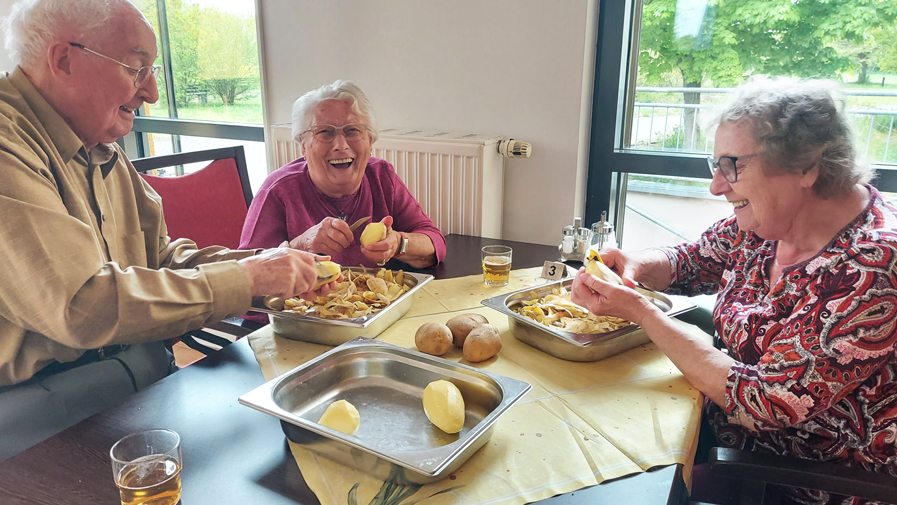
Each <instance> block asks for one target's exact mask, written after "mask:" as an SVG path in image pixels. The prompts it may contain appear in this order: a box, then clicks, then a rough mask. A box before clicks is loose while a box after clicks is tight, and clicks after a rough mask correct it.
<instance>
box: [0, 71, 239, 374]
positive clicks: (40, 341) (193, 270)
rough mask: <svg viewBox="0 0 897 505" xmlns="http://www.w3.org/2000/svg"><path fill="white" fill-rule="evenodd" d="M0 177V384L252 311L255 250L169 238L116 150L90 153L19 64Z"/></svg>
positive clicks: (6, 93)
mask: <svg viewBox="0 0 897 505" xmlns="http://www.w3.org/2000/svg"><path fill="white" fill-rule="evenodd" d="M0 171H2V176H0V251H2V253H0V258H2V262H3V263H2V264H0V385H6V384H12V383H16V382H19V381H22V380H25V379H28V378H29V377H31V376H32V375H34V373H35V372H37V371H38V370H40V369H41V368H43V367H44V366H46V365H48V364H50V363H52V362H53V361H54V360H56V361H60V362H69V361H74V360H76V359H77V358H78V357H79V356H81V355H82V354H83V353H84V351H85V350H87V349H92V348H97V347H101V346H104V345H107V344H116V343H134V342H145V341H151V340H159V339H163V338H169V337H175V336H178V335H180V334H182V333H184V332H186V331H188V330H190V329H195V328H198V327H199V326H201V325H202V324H203V323H205V322H208V321H216V320H220V319H222V318H225V317H229V316H234V315H239V314H242V313H244V312H246V310H247V309H248V308H249V304H250V301H251V285H250V280H249V277H248V276H247V275H246V274H245V273H244V272H243V271H242V269H241V268H240V267H239V266H238V265H237V262H236V261H235V260H236V259H240V258H244V257H246V256H250V255H252V254H255V252H256V251H231V250H228V249H225V248H222V247H208V248H205V249H201V250H198V249H197V248H196V245H195V244H194V243H193V242H191V241H189V240H184V239H179V240H175V241H171V240H170V239H169V238H168V236H167V230H166V227H165V221H164V220H163V218H162V201H161V198H159V196H158V195H157V194H156V193H155V191H153V189H152V188H150V187H149V186H148V185H147V184H146V183H145V182H144V181H143V179H141V177H140V176H139V175H138V174H137V172H136V171H135V170H134V168H133V166H131V163H130V162H129V161H128V159H127V157H126V156H125V154H124V152H123V151H122V150H121V149H120V147H118V146H117V145H115V144H108V145H105V144H101V145H97V146H96V147H94V148H93V149H91V150H90V152H89V153H88V151H87V150H86V149H85V148H84V145H83V143H82V142H81V140H80V139H79V138H78V136H77V135H76V134H75V132H74V131H72V129H71V128H70V127H69V126H68V125H67V124H66V122H65V121H64V120H63V119H62V117H61V116H60V115H59V114H58V113H57V112H56V111H55V110H54V109H53V108H52V107H51V106H50V105H49V104H48V103H47V102H46V100H44V98H43V97H42V96H41V95H40V93H39V92H38V91H37V90H36V89H35V88H34V86H33V85H32V84H31V82H30V81H29V80H28V78H27V77H26V76H25V74H24V73H23V72H22V70H21V69H19V68H16V70H15V71H13V72H12V73H11V74H7V75H5V76H2V75H0Z"/></svg>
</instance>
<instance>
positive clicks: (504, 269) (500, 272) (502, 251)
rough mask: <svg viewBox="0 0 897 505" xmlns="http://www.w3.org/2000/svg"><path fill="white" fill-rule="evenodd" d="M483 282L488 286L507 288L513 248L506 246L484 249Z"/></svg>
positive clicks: (486, 247) (493, 246)
mask: <svg viewBox="0 0 897 505" xmlns="http://www.w3.org/2000/svg"><path fill="white" fill-rule="evenodd" d="M482 258H483V281H484V282H485V283H486V285H487V286H507V285H508V277H510V274H511V248H510V247H508V246H506V245H487V246H485V247H483V255H482Z"/></svg>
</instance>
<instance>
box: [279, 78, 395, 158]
mask: <svg viewBox="0 0 897 505" xmlns="http://www.w3.org/2000/svg"><path fill="white" fill-rule="evenodd" d="M325 100H342V101H343V102H346V103H347V104H349V107H350V108H351V110H352V112H354V113H355V115H356V116H358V118H359V120H360V121H361V122H363V123H364V124H366V125H368V131H369V132H370V133H371V143H374V142H376V141H377V138H379V136H380V130H378V129H377V119H376V118H375V117H374V108H373V107H372V106H371V102H370V101H368V97H367V96H366V95H365V94H364V91H361V88H359V87H358V85H356V84H355V83H353V82H350V81H344V80H342V79H339V80H336V81H333V83H332V84H325V85H323V86H321V87H320V88H318V89H313V90H311V91H309V92H308V93H306V94H304V95H302V96H300V97H299V98H298V99H297V100H296V101H295V102H293V127H292V128H291V130H290V133H292V134H293V138H294V139H296V142H299V143H301V141H300V140H299V137H300V136H301V135H302V133H303V132H305V131H306V130H308V129H309V128H311V126H312V121H314V110H315V107H316V106H317V105H318V104H319V103H321V102H323V101H325ZM336 126H339V125H336Z"/></svg>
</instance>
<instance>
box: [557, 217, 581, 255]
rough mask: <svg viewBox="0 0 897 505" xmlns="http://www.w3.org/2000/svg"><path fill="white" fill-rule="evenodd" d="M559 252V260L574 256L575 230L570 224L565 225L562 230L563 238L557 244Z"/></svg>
mask: <svg viewBox="0 0 897 505" xmlns="http://www.w3.org/2000/svg"><path fill="white" fill-rule="evenodd" d="M558 251H559V252H560V253H561V261H567V260H571V259H573V258H574V256H576V253H577V251H576V232H575V230H574V229H573V227H572V226H570V225H567V226H565V227H564V230H563V240H562V241H561V245H559V246H558Z"/></svg>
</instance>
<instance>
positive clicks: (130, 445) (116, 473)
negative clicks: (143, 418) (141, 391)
mask: <svg viewBox="0 0 897 505" xmlns="http://www.w3.org/2000/svg"><path fill="white" fill-rule="evenodd" d="M109 455H110V456H111V457H112V475H113V477H114V478H115V485H116V486H117V487H118V489H119V492H120V493H121V503H122V505H175V504H177V503H180V501H181V437H180V436H179V435H178V434H177V433H175V432H173V431H171V430H148V431H139V432H137V433H132V434H130V435H128V436H126V437H124V438H122V439H121V440H119V441H118V442H116V443H115V445H113V446H112V449H111V450H110V451H109Z"/></svg>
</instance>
